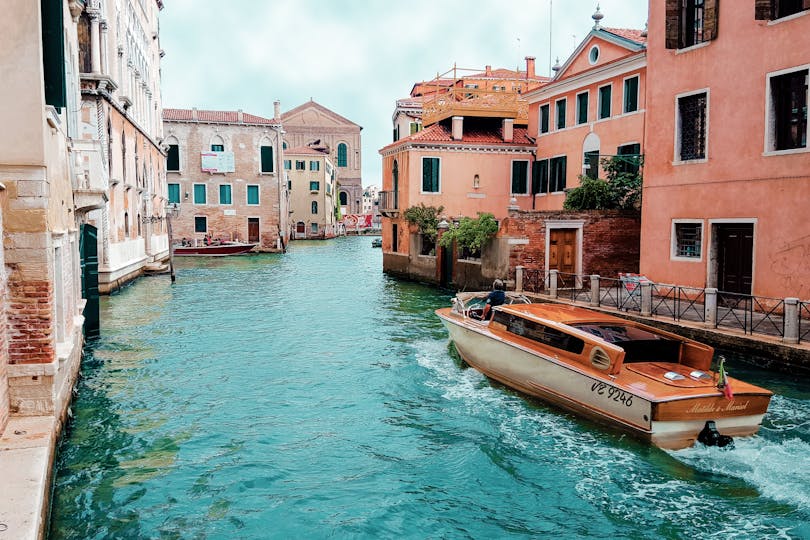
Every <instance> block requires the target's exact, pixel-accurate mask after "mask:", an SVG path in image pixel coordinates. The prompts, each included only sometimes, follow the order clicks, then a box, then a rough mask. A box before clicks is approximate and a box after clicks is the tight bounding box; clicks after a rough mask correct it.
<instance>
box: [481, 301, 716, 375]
mask: <svg viewBox="0 0 810 540" xmlns="http://www.w3.org/2000/svg"><path fill="white" fill-rule="evenodd" d="M489 326H490V329H491V330H493V331H495V332H499V331H500V332H508V333H510V334H513V335H515V336H520V337H522V338H524V339H526V340H529V341H530V342H533V343H534V344H539V345H541V346H542V348H543V349H545V351H546V352H547V353H550V354H552V355H555V356H558V357H561V356H564V357H565V358H566V359H568V360H570V361H574V362H577V363H578V364H581V365H584V366H588V367H590V368H593V369H596V370H599V371H602V372H607V373H608V374H610V375H616V374H618V373H619V372H620V371H621V369H622V367H623V366H624V365H625V364H639V363H655V364H657V365H659V366H660V365H661V364H669V365H670V367H669V368H668V370H669V369H671V364H681V365H683V366H684V368H688V369H685V370H677V371H685V372H686V373H692V370H703V371H707V370H709V368H710V366H711V360H712V355H713V353H714V349H713V348H712V347H709V346H708V345H704V344H702V343H698V342H696V341H692V340H689V339H686V338H684V337H682V336H679V335H677V334H673V333H670V332H667V331H664V330H659V329H657V328H653V327H650V326H647V325H643V324H640V323H637V322H634V321H630V320H625V319H622V318H619V317H614V316H612V315H607V314H603V313H598V312H594V311H590V310H586V309H583V308H578V307H575V306H564V305H558V304H526V305H511V306H502V307H499V308H496V309H495V314H494V317H493V319H492V321H491V322H490V323H489ZM653 369H654V368H653ZM634 371H640V372H641V371H647V369H646V368H641V367H640V366H639V367H638V368H637V369H634Z"/></svg>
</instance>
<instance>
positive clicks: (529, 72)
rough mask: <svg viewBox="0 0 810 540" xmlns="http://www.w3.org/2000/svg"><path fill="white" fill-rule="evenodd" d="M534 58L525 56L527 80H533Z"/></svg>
mask: <svg viewBox="0 0 810 540" xmlns="http://www.w3.org/2000/svg"><path fill="white" fill-rule="evenodd" d="M535 76H536V75H535V73H534V56H527V57H526V78H527V79H534V78H535Z"/></svg>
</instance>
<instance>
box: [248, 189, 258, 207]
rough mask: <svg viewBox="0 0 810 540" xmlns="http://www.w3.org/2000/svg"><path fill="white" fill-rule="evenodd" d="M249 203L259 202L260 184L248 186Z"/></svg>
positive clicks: (253, 204) (252, 204)
mask: <svg viewBox="0 0 810 540" xmlns="http://www.w3.org/2000/svg"><path fill="white" fill-rule="evenodd" d="M247 203H248V204H249V205H251V206H255V205H258V204H259V186H258V185H256V184H249V185H248V186H247Z"/></svg>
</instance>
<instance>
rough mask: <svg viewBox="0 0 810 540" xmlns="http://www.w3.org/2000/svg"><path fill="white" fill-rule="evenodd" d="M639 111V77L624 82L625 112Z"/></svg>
mask: <svg viewBox="0 0 810 540" xmlns="http://www.w3.org/2000/svg"><path fill="white" fill-rule="evenodd" d="M637 110H638V77H637V76H636V77H630V78H627V79H625V80H624V112H625V113H630V112H635V111H637Z"/></svg>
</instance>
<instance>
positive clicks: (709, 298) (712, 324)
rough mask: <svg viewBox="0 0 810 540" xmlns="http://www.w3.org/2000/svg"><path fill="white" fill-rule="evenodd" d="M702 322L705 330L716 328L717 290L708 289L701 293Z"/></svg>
mask: <svg viewBox="0 0 810 540" xmlns="http://www.w3.org/2000/svg"><path fill="white" fill-rule="evenodd" d="M703 298H704V300H703V320H704V322H705V325H706V328H716V327H717V289H715V288H713V287H710V288H708V289H704V291H703Z"/></svg>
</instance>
